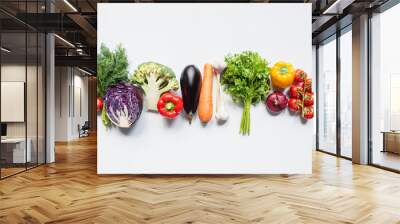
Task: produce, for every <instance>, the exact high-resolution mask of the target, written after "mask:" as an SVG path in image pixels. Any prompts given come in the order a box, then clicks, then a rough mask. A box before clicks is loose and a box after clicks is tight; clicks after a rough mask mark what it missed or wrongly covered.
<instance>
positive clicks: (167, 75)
mask: <svg viewBox="0 0 400 224" xmlns="http://www.w3.org/2000/svg"><path fill="white" fill-rule="evenodd" d="M132 81H133V82H134V83H136V84H139V85H140V86H141V87H142V89H143V90H144V93H145V95H146V97H145V102H146V105H147V110H151V111H157V102H158V99H159V98H160V95H161V94H163V93H165V92H167V91H169V90H177V89H179V84H178V80H177V79H176V76H175V73H174V72H173V71H172V69H170V68H168V67H167V66H165V65H162V64H159V63H156V62H146V63H143V64H140V65H139V66H138V68H137V69H136V71H135V72H134V73H133V76H132Z"/></svg>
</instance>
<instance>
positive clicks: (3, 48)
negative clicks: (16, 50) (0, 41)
mask: <svg viewBox="0 0 400 224" xmlns="http://www.w3.org/2000/svg"><path fill="white" fill-rule="evenodd" d="M0 49H1V51H4V52H6V53H10V52H11V50H9V49H7V48H5V47H1V48H0Z"/></svg>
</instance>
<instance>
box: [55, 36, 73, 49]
mask: <svg viewBox="0 0 400 224" xmlns="http://www.w3.org/2000/svg"><path fill="white" fill-rule="evenodd" d="M54 36H55V37H57V38H58V39H59V40H61V41H62V42H64V43H66V44H67V45H69V46H70V47H73V48H75V45H73V44H72V43H71V42H69V41H68V40H66V39H64V38H62V37H60V36H59V35H57V34H54Z"/></svg>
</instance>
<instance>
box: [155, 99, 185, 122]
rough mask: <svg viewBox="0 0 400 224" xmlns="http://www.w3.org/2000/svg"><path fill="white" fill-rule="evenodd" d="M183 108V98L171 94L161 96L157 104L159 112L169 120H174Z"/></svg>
mask: <svg viewBox="0 0 400 224" xmlns="http://www.w3.org/2000/svg"><path fill="white" fill-rule="evenodd" d="M182 108H183V101H182V98H180V97H179V96H176V95H173V94H171V93H164V94H163V95H161V97H160V99H159V100H158V103H157V109H158V112H159V113H160V114H161V115H162V116H164V117H167V118H170V119H173V118H175V117H177V116H178V115H179V113H180V112H181V111H182Z"/></svg>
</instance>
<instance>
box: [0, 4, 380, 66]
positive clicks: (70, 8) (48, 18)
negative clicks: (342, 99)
mask: <svg viewBox="0 0 400 224" xmlns="http://www.w3.org/2000/svg"><path fill="white" fill-rule="evenodd" d="M385 1H387V0H231V1H223V0H201V1H196V0H192V1H184V0H183V1H182V0H181V1H179V0H175V1H173V0H47V7H46V0H1V2H0V21H1V25H2V30H4V32H13V33H15V32H18V31H21V30H25V28H27V27H28V28H31V29H32V30H37V31H39V32H45V31H46V32H55V33H56V34H57V35H58V37H57V38H55V44H56V64H58V65H71V66H80V67H85V68H87V69H88V70H90V71H92V72H93V73H95V70H96V43H97V34H96V30H97V3H106V2H112V3H138V2H162V3H167V2H213V3H214V2H237V3H241V2H252V3H261V2H268V3H312V10H313V17H312V21H310V22H312V24H313V30H312V31H313V42H314V43H317V42H318V41H321V40H322V39H324V38H326V37H327V36H329V35H332V33H334V32H335V30H336V29H337V28H336V27H337V24H339V23H337V22H338V21H339V20H341V21H342V22H341V23H340V25H341V26H346V25H348V24H351V20H352V16H357V14H359V13H361V12H364V11H365V10H368V9H371V8H374V7H377V6H379V5H381V4H383V3H384V2H385ZM50 9H51V10H50ZM50 11H51V12H52V13H49V12H50ZM26 12H27V13H26ZM346 21H347V22H346ZM8 35H9V36H10V37H8ZM8 35H7V37H6V38H10V39H11V40H14V41H19V39H20V38H18V37H16V38H12V34H8ZM14 35H17V34H14ZM16 45H18V44H16Z"/></svg>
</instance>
